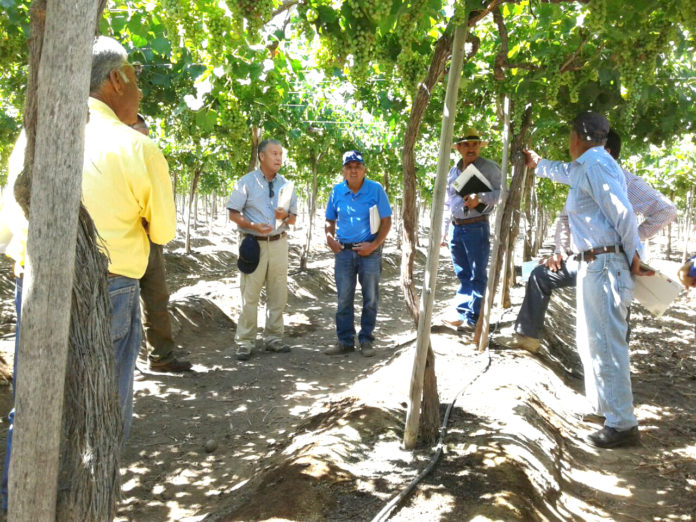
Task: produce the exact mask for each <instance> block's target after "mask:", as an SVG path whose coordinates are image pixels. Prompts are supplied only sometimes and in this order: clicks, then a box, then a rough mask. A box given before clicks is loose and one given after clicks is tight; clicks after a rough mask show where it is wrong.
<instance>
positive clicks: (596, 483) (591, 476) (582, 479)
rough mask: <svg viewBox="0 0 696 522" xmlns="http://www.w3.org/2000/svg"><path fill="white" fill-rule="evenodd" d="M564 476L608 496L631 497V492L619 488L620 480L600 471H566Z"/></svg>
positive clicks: (624, 488)
mask: <svg viewBox="0 0 696 522" xmlns="http://www.w3.org/2000/svg"><path fill="white" fill-rule="evenodd" d="M566 475H567V476H568V478H569V479H570V480H573V481H575V482H579V483H580V484H584V485H585V486H587V487H588V488H590V489H595V490H598V491H604V492H605V493H609V494H610V495H616V496H619V497H631V496H632V493H631V490H630V489H628V488H626V487H624V486H621V485H620V484H619V483H620V479H618V478H617V477H615V476H614V475H609V474H607V473H604V472H600V471H593V470H584V469H573V468H571V469H568V470H567V471H566Z"/></svg>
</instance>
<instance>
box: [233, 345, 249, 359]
mask: <svg viewBox="0 0 696 522" xmlns="http://www.w3.org/2000/svg"><path fill="white" fill-rule="evenodd" d="M234 355H235V357H236V358H237V360H238V361H248V360H249V359H251V346H246V345H239V346H237V350H236V352H235V354H234Z"/></svg>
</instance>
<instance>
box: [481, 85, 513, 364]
mask: <svg viewBox="0 0 696 522" xmlns="http://www.w3.org/2000/svg"><path fill="white" fill-rule="evenodd" d="M503 120H504V123H503V160H502V162H501V169H500V170H501V172H502V183H501V187H500V189H501V190H500V203H498V210H497V211H496V213H495V232H496V233H495V237H496V239H495V241H494V242H493V251H492V254H491V259H492V260H493V262H495V260H496V259H497V258H498V250H499V249H500V247H501V245H500V227H501V224H502V222H503V211H504V209H505V201H506V200H507V193H508V189H507V168H508V150H509V148H510V99H509V98H508V97H507V96H505V100H504V101H503ZM495 279H496V278H495V277H489V278H488V285H487V288H486V296H485V299H484V300H483V310H481V318H480V321H481V334H480V337H479V338H478V341H477V342H478V349H479V351H481V352H482V351H484V350H485V349H486V348H487V346H488V331H489V329H490V319H491V309H492V308H493V298H494V297H495V293H494V288H493V285H494V284H495Z"/></svg>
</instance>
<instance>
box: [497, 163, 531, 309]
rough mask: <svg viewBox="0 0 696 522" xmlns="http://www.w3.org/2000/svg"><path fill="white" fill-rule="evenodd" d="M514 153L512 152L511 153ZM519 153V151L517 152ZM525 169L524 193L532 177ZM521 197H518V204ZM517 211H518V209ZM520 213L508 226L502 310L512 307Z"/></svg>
mask: <svg viewBox="0 0 696 522" xmlns="http://www.w3.org/2000/svg"><path fill="white" fill-rule="evenodd" d="M514 152H516V151H513V153H514ZM519 152H521V151H519ZM527 170H528V169H525V180H524V183H523V185H522V190H523V191H524V190H525V189H526V187H527V181H528V180H529V178H530V177H533V174H532V173H531V172H527ZM522 199H523V196H521V197H520V202H521V201H522ZM518 210H519V209H518ZM520 214H521V213H520V212H519V211H518V212H514V213H513V214H512V223H511V225H510V230H509V232H508V240H507V245H506V248H505V264H504V265H503V266H504V267H505V271H504V274H503V290H502V292H501V299H500V302H501V305H502V307H503V308H505V309H507V308H510V307H512V301H511V300H510V288H512V287H513V286H515V279H516V277H515V243H516V242H517V237H518V236H519V233H520Z"/></svg>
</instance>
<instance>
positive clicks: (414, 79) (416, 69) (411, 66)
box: [396, 49, 427, 92]
mask: <svg viewBox="0 0 696 522" xmlns="http://www.w3.org/2000/svg"><path fill="white" fill-rule="evenodd" d="M426 60H427V59H426ZM396 66H397V68H398V70H399V75H400V77H401V79H402V80H403V82H404V85H405V86H406V89H407V91H408V92H414V91H415V90H416V87H417V86H418V82H420V81H421V78H422V77H423V76H425V71H426V70H427V63H426V61H424V60H423V56H420V55H417V54H415V53H414V52H413V51H411V50H410V49H404V50H403V51H402V52H401V53H400V54H399V56H398V58H397V59H396Z"/></svg>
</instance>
